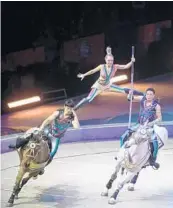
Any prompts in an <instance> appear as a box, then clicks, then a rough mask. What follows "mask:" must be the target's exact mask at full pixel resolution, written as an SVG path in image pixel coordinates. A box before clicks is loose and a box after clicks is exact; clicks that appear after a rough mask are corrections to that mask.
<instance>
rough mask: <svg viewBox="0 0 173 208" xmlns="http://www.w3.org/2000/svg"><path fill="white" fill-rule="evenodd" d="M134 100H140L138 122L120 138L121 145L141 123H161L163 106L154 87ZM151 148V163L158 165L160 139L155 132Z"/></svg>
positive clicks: (151, 124) (134, 97) (149, 124)
mask: <svg viewBox="0 0 173 208" xmlns="http://www.w3.org/2000/svg"><path fill="white" fill-rule="evenodd" d="M130 96H131V93H129V95H128V100H129V99H130ZM132 99H133V101H138V102H140V112H139V118H138V122H137V123H136V124H135V125H134V126H132V127H131V128H130V129H128V130H127V131H126V132H125V133H124V134H123V135H122V136H121V139H120V146H121V147H122V145H123V144H124V142H125V141H127V140H128V138H129V136H130V135H131V134H132V133H133V132H134V131H135V130H136V129H137V128H138V126H139V124H144V123H145V122H148V126H154V124H159V123H160V121H161V120H162V113H161V107H160V105H159V103H158V100H156V99H155V90H154V89H153V88H148V89H147V90H146V93H145V95H144V96H133V98H132ZM151 139H152V143H151V150H152V156H151V160H150V165H151V166H154V167H157V166H158V163H156V159H157V153H158V140H157V137H156V134H155V132H154V131H153V135H152V138H151Z"/></svg>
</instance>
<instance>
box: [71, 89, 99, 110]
mask: <svg viewBox="0 0 173 208" xmlns="http://www.w3.org/2000/svg"><path fill="white" fill-rule="evenodd" d="M100 92H101V91H100V90H98V89H96V88H93V89H92V90H91V92H90V93H89V95H88V96H87V97H86V98H83V99H82V100H81V101H80V102H79V103H78V104H77V105H76V106H75V107H74V110H78V109H79V108H80V107H82V106H83V105H84V104H86V103H90V102H91V101H93V99H94V98H95V97H96V96H97V95H98V94H99V93H100Z"/></svg>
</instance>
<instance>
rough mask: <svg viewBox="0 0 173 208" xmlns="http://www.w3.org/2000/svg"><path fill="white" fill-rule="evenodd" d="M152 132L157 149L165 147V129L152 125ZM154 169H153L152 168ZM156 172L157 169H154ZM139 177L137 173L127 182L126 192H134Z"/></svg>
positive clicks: (166, 134)
mask: <svg viewBox="0 0 173 208" xmlns="http://www.w3.org/2000/svg"><path fill="white" fill-rule="evenodd" d="M154 132H155V134H156V137H157V140H158V143H159V145H158V146H159V149H160V148H162V147H163V146H164V145H165V142H166V141H167V139H168V132H167V130H166V128H164V127H159V126H157V125H154ZM153 169H155V168H153ZM155 170H157V169H155ZM122 172H124V171H122ZM138 177H139V172H138V173H137V174H136V175H135V176H134V177H133V178H132V180H131V181H130V182H129V185H128V188H127V189H128V191H134V187H135V184H136V182H137V179H138Z"/></svg>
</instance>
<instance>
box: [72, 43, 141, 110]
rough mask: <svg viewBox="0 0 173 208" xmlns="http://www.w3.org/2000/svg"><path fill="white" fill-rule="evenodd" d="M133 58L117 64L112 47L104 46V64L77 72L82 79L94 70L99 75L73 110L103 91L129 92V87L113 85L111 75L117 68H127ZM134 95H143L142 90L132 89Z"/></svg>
mask: <svg viewBox="0 0 173 208" xmlns="http://www.w3.org/2000/svg"><path fill="white" fill-rule="evenodd" d="M134 61H135V59H134V58H133V59H132V60H131V61H130V62H129V63H127V64H125V65H119V64H115V63H114V62H115V60H114V56H113V55H112V49H111V48H110V47H107V48H106V56H105V62H106V64H100V65H99V66H97V67H96V68H95V69H92V70H90V71H88V72H86V73H85V74H78V75H77V77H78V78H80V79H81V80H83V79H84V78H85V77H86V76H89V75H92V74H94V73H96V72H99V73H100V76H99V78H98V80H97V81H96V82H95V83H94V85H93V86H92V87H91V89H92V90H91V92H90V93H89V95H88V96H87V97H85V98H83V99H82V100H81V101H80V102H79V103H78V104H77V105H76V106H75V107H74V110H77V109H79V108H80V107H82V106H83V105H85V104H87V103H90V102H92V101H93V100H94V98H95V97H96V96H98V95H99V94H100V93H102V92H104V91H113V92H119V93H123V94H129V91H130V89H129V88H123V87H120V86H118V85H115V84H113V83H112V80H113V77H115V75H116V72H117V70H126V69H129V68H130V67H131V66H132V65H133V62H134ZM133 94H134V95H143V93H142V92H139V91H137V90H134V91H133Z"/></svg>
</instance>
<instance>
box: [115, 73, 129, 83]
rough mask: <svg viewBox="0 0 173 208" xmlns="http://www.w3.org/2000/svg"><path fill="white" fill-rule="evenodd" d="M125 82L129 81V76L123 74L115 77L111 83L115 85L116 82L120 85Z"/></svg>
mask: <svg viewBox="0 0 173 208" xmlns="http://www.w3.org/2000/svg"><path fill="white" fill-rule="evenodd" d="M125 80H128V76H127V75H126V74H123V75H119V76H116V77H113V78H112V79H111V83H115V82H116V83H118V82H122V81H125Z"/></svg>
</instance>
